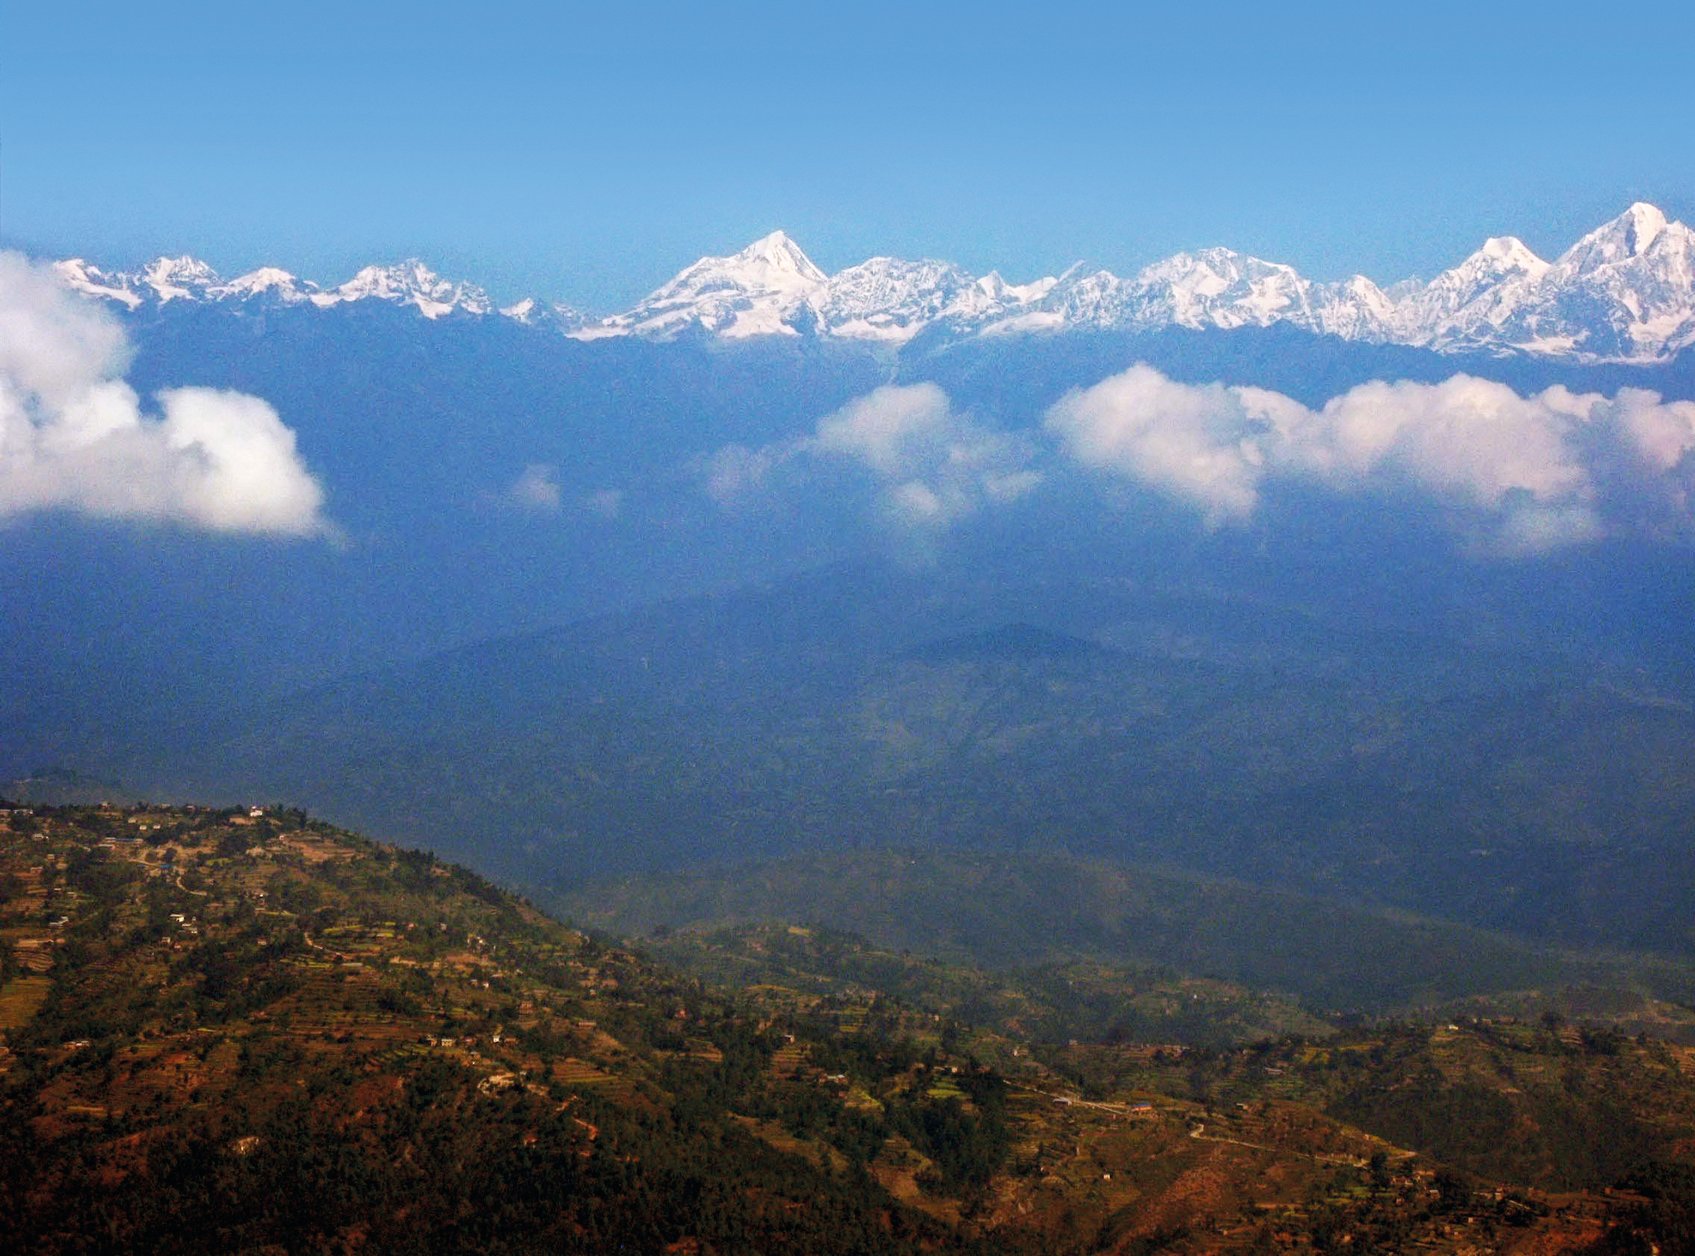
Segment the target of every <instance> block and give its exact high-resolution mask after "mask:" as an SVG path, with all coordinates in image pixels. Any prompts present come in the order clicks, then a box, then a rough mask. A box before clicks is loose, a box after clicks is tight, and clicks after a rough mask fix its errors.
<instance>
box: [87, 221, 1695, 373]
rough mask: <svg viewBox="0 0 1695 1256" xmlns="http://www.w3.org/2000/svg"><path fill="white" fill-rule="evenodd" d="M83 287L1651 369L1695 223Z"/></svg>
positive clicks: (747, 330)
mask: <svg viewBox="0 0 1695 1256" xmlns="http://www.w3.org/2000/svg"><path fill="white" fill-rule="evenodd" d="M56 267H57V270H58V272H59V274H60V275H61V276H62V277H63V279H64V280H65V282H66V283H67V284H69V285H70V286H71V287H73V288H75V289H76V290H78V291H80V292H82V293H85V294H87V295H89V296H91V297H97V298H102V299H105V300H109V301H113V302H116V303H118V304H121V305H123V306H124V307H126V308H127V309H129V310H131V311H138V310H142V309H144V308H149V307H159V306H166V305H170V304H172V303H176V302H184V303H219V304H228V305H231V306H235V307H238V308H247V307H253V306H259V307H269V306H306V307H315V308H323V309H330V308H334V307H338V306H347V305H349V304H352V303H356V302H362V301H372V300H375V301H384V302H388V303H391V304H394V305H399V306H407V307H412V308H415V309H416V310H417V311H418V313H419V314H421V315H423V316H424V317H425V318H430V319H439V318H446V317H461V318H478V319H481V318H504V319H510V320H513V321H515V322H518V323H522V324H525V325H530V326H535V327H538V328H545V329H549V330H552V331H555V332H560V333H563V334H565V335H568V336H571V337H573V338H575V339H579V340H596V339H602V338H606V337H623V336H636V337H642V338H645V339H652V340H671V339H675V338H677V337H679V336H685V335H695V336H700V335H704V336H708V337H718V338H723V339H730V340H735V339H745V338H749V337H759V336H819V337H831V338H837V339H842V340H849V341H861V342H869V343H873V344H884V345H890V346H901V345H905V344H907V343H909V342H911V341H912V340H914V339H915V338H917V337H919V336H920V335H924V334H926V333H928V335H929V336H931V337H938V338H940V339H941V340H942V341H944V342H945V341H949V340H957V339H965V338H973V337H995V336H1009V335H1036V334H1046V335H1052V334H1059V333H1065V332H1070V331H1078V330H1093V331H1153V330H1158V329H1161V328H1166V327H1184V328H1191V329H1200V330H1204V329H1232V328H1239V327H1246V326H1257V327H1269V326H1272V325H1273V324H1281V323H1286V324H1289V325H1291V326H1293V327H1297V328H1300V329H1302V330H1304V331H1308V332H1311V333H1313V334H1315V335H1325V336H1335V337H1339V338H1341V339H1343V340H1349V341H1358V342H1363V343H1367V344H1385V345H1407V346H1415V347H1420V348H1426V349H1432V350H1435V351H1438V352H1443V353H1479V352H1482V353H1496V354H1530V355H1536V356H1542V357H1554V358H1567V359H1574V360H1579V361H1588V362H1656V361H1664V360H1667V359H1670V358H1672V357H1675V356H1676V355H1677V354H1678V353H1680V352H1681V351H1683V350H1684V349H1686V348H1688V347H1689V346H1690V345H1691V344H1695V231H1692V230H1691V229H1690V228H1689V227H1687V226H1685V225H1684V224H1683V223H1681V222H1675V221H1671V220H1668V219H1667V218H1666V216H1665V214H1663V213H1662V212H1661V211H1660V210H1658V209H1656V208H1655V207H1654V206H1652V205H1648V204H1642V203H1638V204H1635V205H1632V206H1631V207H1630V208H1629V209H1627V210H1626V211H1625V212H1624V213H1622V214H1620V215H1619V216H1618V217H1617V218H1615V219H1613V220H1612V221H1610V222H1607V223H1604V224H1602V225H1601V226H1600V227H1597V228H1596V229H1595V230H1594V231H1591V232H1590V233H1589V234H1588V235H1586V236H1584V237H1583V238H1582V239H1581V240H1579V241H1578V242H1577V243H1576V244H1574V245H1572V246H1571V248H1569V249H1567V250H1566V251H1565V252H1564V253H1562V254H1561V255H1560V256H1559V257H1558V258H1557V259H1555V260H1554V261H1552V262H1549V261H1545V260H1544V259H1542V258H1540V257H1538V256H1537V255H1536V254H1535V253H1533V252H1532V251H1531V250H1530V249H1529V248H1528V247H1527V246H1526V245H1525V244H1524V243H1523V241H1521V240H1518V239H1516V238H1514V237H1512V236H1502V237H1496V238H1493V239H1490V240H1487V241H1485V242H1484V244H1483V246H1482V247H1481V248H1479V249H1478V250H1477V251H1476V252H1475V253H1473V254H1472V255H1471V256H1470V257H1468V258H1466V259H1465V260H1464V261H1462V262H1461V263H1460V264H1459V265H1457V266H1455V267H1453V268H1452V269H1450V270H1446V271H1443V272H1442V273H1441V274H1440V275H1437V276H1436V278H1434V279H1432V280H1430V281H1429V282H1428V283H1426V282H1423V281H1420V280H1414V279H1408V280H1403V281H1401V282H1400V283H1396V284H1392V285H1390V286H1389V287H1387V288H1382V287H1379V286H1378V285H1377V284H1375V283H1373V282H1372V281H1371V280H1370V279H1367V278H1366V277H1365V276H1363V275H1355V276H1354V277H1353V278H1351V279H1347V280H1343V281H1341V282H1334V283H1331V282H1318V281H1315V280H1310V279H1307V278H1305V277H1304V276H1302V275H1301V274H1300V273H1299V272H1297V271H1296V270H1294V269H1293V268H1292V267H1290V266H1286V265H1283V264H1281V263H1277V262H1267V261H1262V260H1261V259H1259V258H1256V257H1249V256H1247V255H1246V254H1243V253H1238V252H1235V251H1234V250H1231V249H1227V248H1209V249H1203V250H1201V251H1199V252H1195V253H1178V254H1176V255H1175V256H1173V257H1169V258H1167V259H1165V260H1164V261H1161V262H1156V263H1155V264H1154V265H1152V266H1149V267H1147V268H1145V269H1144V270H1142V271H1141V272H1139V273H1138V274H1136V275H1135V276H1134V277H1131V278H1121V277H1119V276H1117V275H1114V274H1111V273H1110V272H1108V271H1104V270H1097V271H1092V272H1091V271H1088V270H1087V269H1085V268H1084V267H1082V266H1075V267H1073V268H1072V269H1070V270H1068V271H1066V272H1065V274H1063V275H1060V276H1058V277H1053V276H1049V277H1046V278H1043V279H1038V280H1036V281H1035V282H1033V283H1027V284H1010V283H1008V282H1006V281H1005V280H1004V279H1002V278H1001V276H1000V275H999V274H997V273H995V272H992V271H991V272H990V273H989V274H987V275H983V276H980V277H979V276H974V275H972V274H970V273H969V272H967V271H965V270H963V269H962V268H960V267H958V266H956V265H954V264H952V263H950V262H941V261H928V260H926V261H905V260H902V259H899V258H892V257H874V258H871V259H870V260H868V261H864V262H861V263H859V264H858V265H856V266H849V267H847V268H846V269H845V270H841V271H838V272H837V273H836V274H834V275H829V274H826V273H825V272H824V271H822V270H821V269H819V268H818V266H816V265H815V264H814V263H813V262H812V260H811V259H810V258H809V257H807V255H806V254H805V253H804V252H803V251H802V250H801V248H800V246H799V245H797V244H796V243H795V242H794V241H793V240H792V239H790V238H789V237H788V236H787V235H786V234H784V233H783V232H781V231H777V232H773V233H772V234H770V235H768V236H765V237H764V238H763V239H760V240H756V241H755V242H754V243H752V244H750V245H749V246H748V247H747V248H745V249H743V250H742V251H741V252H739V253H736V254H734V255H732V256H729V257H703V258H701V259H700V260H699V261H697V262H695V263H694V264H693V265H692V266H689V267H687V268H686V269H684V270H683V271H681V272H680V273H679V274H678V275H676V276H675V277H674V278H673V279H671V280H670V281H669V282H668V283H666V284H664V285H663V286H662V287H660V288H659V289H657V290H656V291H654V292H653V293H652V294H651V295H650V296H648V297H647V298H646V299H645V300H643V301H641V302H639V303H638V304H637V305H636V306H635V307H634V308H632V309H630V310H627V311H625V312H623V313H620V314H613V315H611V316H609V317H605V318H599V319H596V318H591V317H589V316H588V315H586V314H584V313H583V312H581V311H580V310H578V309H576V308H574V307H572V306H570V305H565V304H561V303H556V302H552V303H550V302H546V301H541V300H537V299H533V298H532V299H526V300H522V301H518V302H516V303H514V304H511V305H507V306H498V305H497V304H496V303H495V302H494V301H493V300H492V299H491V298H490V297H489V295H488V293H487V292H485V291H484V290H483V289H482V288H480V287H478V286H476V285H475V284H471V283H463V282H453V281H450V280H445V279H443V278H442V277H441V276H439V275H437V274H436V273H435V272H434V271H432V270H431V269H430V268H429V267H427V266H426V265H424V264H423V263H422V262H420V261H416V260H411V261H406V262H401V263H399V264H398V265H394V266H367V267H365V268H364V269H362V270H360V271H359V272H358V273H357V274H356V275H354V276H353V277H352V278H351V279H349V280H347V281H346V282H345V283H342V284H340V285H338V286H335V287H323V286H320V285H319V284H317V283H314V282H311V281H310V280H303V279H300V278H298V277H297V276H295V275H292V274H290V273H289V272H287V271H284V270H279V269H277V268H275V267H269V266H267V267H262V268H260V269H258V270H255V271H251V272H249V273H247V274H245V275H241V276H238V277H236V278H234V279H228V280H226V279H223V278H222V277H220V276H219V275H218V274H217V272H215V271H214V270H213V269H212V268H211V267H210V266H208V265H206V263H204V262H201V261H198V260H196V259H195V258H192V257H177V258H169V257H161V258H158V259H157V260H155V261H153V262H151V263H149V264H148V265H146V266H144V267H142V268H140V269H137V270H130V271H105V270H102V269H100V268H99V267H97V266H94V265H91V264H90V263H88V262H86V261H84V260H82V259H81V258H71V259H68V260H65V261H61V262H58V263H56Z"/></svg>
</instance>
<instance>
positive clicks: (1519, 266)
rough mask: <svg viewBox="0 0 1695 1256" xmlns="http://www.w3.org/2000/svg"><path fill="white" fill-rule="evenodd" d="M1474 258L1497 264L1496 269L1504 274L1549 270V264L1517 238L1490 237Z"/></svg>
mask: <svg viewBox="0 0 1695 1256" xmlns="http://www.w3.org/2000/svg"><path fill="white" fill-rule="evenodd" d="M1472 256H1473V257H1475V258H1483V259H1487V260H1488V261H1490V262H1492V263H1495V266H1496V269H1498V270H1500V271H1502V272H1506V271H1509V270H1521V271H1525V272H1526V273H1528V272H1531V271H1536V272H1541V271H1544V270H1547V269H1548V263H1547V262H1545V261H1543V260H1542V259H1541V258H1540V257H1538V256H1536V254H1535V253H1534V252H1533V251H1532V250H1531V248H1530V246H1529V245H1527V244H1526V243H1525V242H1524V241H1523V240H1521V239H1519V238H1518V237H1517V236H1490V237H1489V238H1488V239H1487V240H1485V241H1484V242H1483V247H1482V248H1480V249H1478V250H1477V252H1475V253H1473V254H1472Z"/></svg>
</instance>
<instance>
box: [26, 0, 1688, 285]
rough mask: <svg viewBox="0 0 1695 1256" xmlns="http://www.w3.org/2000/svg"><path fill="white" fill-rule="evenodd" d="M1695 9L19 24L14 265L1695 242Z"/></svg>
mask: <svg viewBox="0 0 1695 1256" xmlns="http://www.w3.org/2000/svg"><path fill="white" fill-rule="evenodd" d="M1691 47H1695V6H1689V5H1687V4H1685V5H1682V6H1671V5H1652V4H1638V5H1635V6H1632V7H1630V8H1628V9H1617V10H1614V9H1604V8H1603V7H1602V6H1599V5H1593V4H1591V5H1581V6H1580V5H1560V4H1548V3H1543V4H1537V5H1521V4H1486V3H1477V2H1476V0H1474V2H1473V3H1469V4H1443V3H1422V4H1417V5H1375V4H1357V3H1350V4H1304V5H1303V4H1278V5H1273V4H1255V5H1238V4H1216V3H1204V2H1201V3H1185V4H1180V5H1172V6H1158V7H1138V6H1131V5H1105V4H1102V5H1092V4H1091V5H1084V4H1071V3H1063V2H1052V0H1050V2H1047V3H1040V4H1016V5H1015V4H996V3H985V2H983V0H979V2H978V3H973V4H939V3H938V4H913V3H907V4H881V3H861V4H853V5H835V6H826V5H803V4H793V5H771V4H737V3H724V4H675V5H672V4H640V3H628V4H623V5H619V6H611V5H604V4H598V5H576V4H569V3H551V4H528V3H500V2H499V0H495V2H492V3H485V4H481V5H476V6H473V5H469V4H465V3H462V2H460V3H452V4H435V3H430V2H429V0H415V2H414V3H411V4H407V5H404V6H390V5H379V4H360V3H357V2H348V0H343V2H342V3H336V4H322V3H298V4H286V5H285V4H266V5H238V4H230V3H228V0H223V2H221V3H217V4H202V3H182V2H179V0H154V3H150V4H146V5H138V4H134V3H133V0H132V2H130V3H125V4H109V3H103V2H102V3H68V2H67V0H57V2H56V3H40V2H38V0H7V3H6V4H5V5H4V6H0V163H3V168H0V240H3V241H4V242H5V243H7V244H9V245H12V246H16V247H22V248H24V249H26V250H28V251H31V252H36V253H42V254H52V255H65V254H70V253H78V254H83V255H86V256H89V257H91V258H94V259H96V260H101V261H106V262H112V263H128V262H131V261H134V260H139V259H140V258H142V257H145V256H149V255H152V254H154V253H158V252H161V251H169V252H179V251H187V252H194V253H197V254H199V255H200V256H203V257H205V258H206V259H207V260H209V261H211V262H212V263H213V264H214V265H216V266H217V267H218V268H219V269H220V270H223V271H225V272H226V273H235V272H238V271H240V270H242V269H246V268H249V267H251V266H254V265H258V264H261V263H268V262H269V263H276V264H279V265H283V266H286V267H288V268H289V269H292V270H295V271H297V272H299V273H302V274H304V275H306V276H308V277H311V278H316V279H320V280H326V281H337V280H339V279H341V278H344V277H345V276H346V274H347V273H349V272H350V271H351V270H352V269H353V267H355V266H356V265H358V264H362V263H364V262H367V261H372V260H390V259H394V258H398V257H401V256H406V255H411V254H417V255H420V256H423V257H425V258H426V259H427V260H430V261H431V262H433V263H434V264H435V265H436V266H437V267H438V269H441V270H442V271H443V272H444V273H448V274H451V275H454V276H455V277H466V278H471V279H475V280H478V281H480V282H482V283H484V284H485V285H487V286H489V287H490V288H491V289H493V290H494V292H495V294H496V295H497V296H500V297H515V296H518V295H521V294H525V293H532V292H533V293H536V294H539V295H543V296H548V297H552V298H560V299H566V300H571V301H574V302H576V303H579V304H582V305H585V306H587V307H589V308H591V309H596V310H607V309H612V308H618V307H621V306H624V305H627V304H629V303H630V302H631V301H633V300H634V299H636V298H637V297H639V296H641V295H642V294H643V293H645V292H646V291H647V290H649V289H650V288H652V287H654V286H656V285H657V284H658V283H659V282H660V281H662V280H663V279H664V278H666V277H668V276H669V275H670V274H671V273H672V272H673V271H675V270H676V269H677V268H678V267H680V266H682V265H684V264H686V263H687V262H689V261H691V260H692V259H693V258H694V257H696V256H698V255H699V254H701V253H704V252H726V251H732V250H734V249H735V248H738V247H740V246H741V245H742V244H744V243H746V242H747V241H748V240H751V239H753V238H754V237H756V236H759V235H762V234H764V233H765V232H767V231H769V230H771V229H773V228H775V227H783V228H785V229H787V230H788V231H789V232H790V233H791V234H792V235H794V236H795V237H796V238H797V239H798V240H799V241H800V242H801V243H802V245H803V246H805V247H806V248H807V250H808V251H809V252H810V253H812V255H813V256H814V258H815V259H816V260H817V261H818V262H819V263H820V264H821V265H823V266H824V267H825V268H826V269H834V268H836V267H839V266H842V265H846V264H849V263H852V262H856V261H859V260H862V259H863V258H864V257H866V256H869V255H871V254H874V253H892V254H897V255H903V256H932V257H945V258H948V259H951V260H954V261H957V262H960V263H961V264H963V265H965V266H967V267H969V268H971V269H974V270H979V271H981V270H987V269H989V268H991V267H999V268H1000V269H1001V270H1002V271H1003V273H1005V274H1006V275H1007V277H1008V278H1010V279H1014V280H1022V279H1027V278H1031V277H1034V276H1035V275H1037V274H1040V273H1044V272H1052V271H1056V270H1058V269H1060V268H1063V267H1064V266H1065V265H1067V264H1069V263H1070V262H1072V261H1074V260H1078V259H1085V260H1087V261H1089V262H1091V263H1094V264H1098V265H1103V266H1107V267H1109V268H1111V269H1113V270H1117V271H1120V272H1126V271H1133V270H1134V269H1135V268H1136V267H1138V266H1140V265H1142V264H1145V263H1147V262H1149V261H1152V260H1155V259H1156V258H1159V257H1162V256H1165V255H1167V254H1169V253H1171V252H1173V251H1175V250H1177V249H1181V248H1194V247H1202V246H1206V245H1209V244H1229V245H1232V246H1233V247H1236V248H1240V249H1244V250H1246V251H1249V252H1252V253H1256V254H1258V255H1260V256H1263V257H1268V258H1272V259H1275V260H1279V261H1287V262H1290V263H1293V264H1294V265H1296V266H1297V267H1299V268H1300V269H1301V270H1303V271H1304V272H1306V273H1308V274H1311V275H1313V276H1315V277H1318V278H1335V277H1340V276H1342V275H1345V274H1348V273H1351V272H1353V271H1355V270H1359V271H1363V272H1364V273H1366V274H1368V275H1370V276H1371V277H1372V278H1374V279H1378V280H1380V281H1389V280H1393V279H1398V278H1401V277H1404V276H1405V275H1407V274H1410V273H1419V274H1425V275H1428V274H1430V273H1433V272H1434V271H1436V270H1438V269H1440V268H1442V267H1443V266H1445V265H1448V264H1451V263H1452V262H1454V261H1456V260H1458V258H1459V257H1461V256H1463V255H1464V254H1465V253H1466V252H1468V251H1469V250H1470V249H1471V248H1473V247H1475V245H1476V244H1478V243H1479V242H1481V240H1482V239H1483V237H1485V236H1487V235H1490V234H1498V233H1504V232H1512V233H1515V234H1519V235H1522V236H1523V237H1524V238H1525V239H1526V240H1527V241H1528V242H1529V243H1530V245H1531V246H1532V247H1533V248H1535V249H1537V251H1539V252H1542V253H1543V254H1544V255H1548V254H1552V253H1556V252H1558V251H1559V250H1560V249H1561V248H1563V247H1564V246H1565V245H1567V244H1568V243H1570V241H1571V240H1572V239H1574V238H1575V237H1576V236H1577V235H1578V234H1580V233H1581V232H1583V231H1584V230H1587V229H1588V228H1590V227H1592V226H1594V225H1595V224H1596V223H1598V222H1600V221H1601V220H1603V219H1605V218H1608V217H1611V216H1612V215H1613V214H1615V213H1617V212H1619V211H1620V210H1622V209H1623V208H1624V207H1625V205H1627V204H1628V203H1629V202H1631V201H1632V200H1637V199H1642V200H1650V201H1653V202H1655V203H1656V204H1658V205H1660V206H1661V207H1662V208H1663V209H1665V210H1666V211H1667V212H1668V213H1670V214H1672V215H1673V216H1674V217H1680V218H1684V219H1685V220H1688V219H1690V218H1691V217H1695V87H1692V85H1691V79H1690V76H1689V70H1688V50H1689V49H1690V48H1691Z"/></svg>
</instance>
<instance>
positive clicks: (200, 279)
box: [125, 254, 218, 304]
mask: <svg viewBox="0 0 1695 1256" xmlns="http://www.w3.org/2000/svg"><path fill="white" fill-rule="evenodd" d="M125 278H130V276H125ZM133 278H134V279H135V280H136V281H137V282H138V283H139V284H140V285H142V286H144V287H148V288H151V289H152V290H153V292H154V294H155V295H156V296H157V297H158V300H159V301H160V303H161V304H163V303H164V302H166V301H176V300H181V299H183V298H192V297H193V296H194V295H195V294H196V293H197V292H204V291H205V290H206V289H208V288H211V287H213V286H215V285H216V284H217V282H218V272H217V271H215V270H213V269H212V268H211V267H210V266H208V265H207V264H206V263H205V262H203V261H201V260H200V259H199V258H197V257H189V256H188V255H187V254H184V255H183V256H181V257H157V258H154V259H153V261H151V262H149V263H148V264H147V266H146V267H145V268H143V270H142V271H141V273H140V274H139V275H137V276H134V277H133Z"/></svg>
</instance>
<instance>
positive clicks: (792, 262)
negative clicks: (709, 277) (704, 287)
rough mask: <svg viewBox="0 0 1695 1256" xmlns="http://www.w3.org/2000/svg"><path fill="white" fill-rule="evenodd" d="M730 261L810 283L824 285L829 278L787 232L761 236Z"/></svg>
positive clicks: (774, 232) (775, 232)
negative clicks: (759, 267) (794, 276)
mask: <svg viewBox="0 0 1695 1256" xmlns="http://www.w3.org/2000/svg"><path fill="white" fill-rule="evenodd" d="M730 260H731V261H734V262H741V263H745V264H751V265H756V266H761V267H769V268H770V269H771V270H773V271H777V272H780V273H788V274H792V275H796V276H798V277H799V278H801V279H804V280H806V281H807V282H809V283H823V282H824V281H825V280H826V279H828V278H829V276H827V275H826V274H825V273H824V272H823V271H821V270H819V269H818V267H817V266H815V265H814V264H813V261H812V259H811V258H810V257H808V256H807V255H806V253H805V252H804V251H803V250H802V249H801V247H800V245H798V244H796V243H795V242H794V241H793V240H792V239H790V238H789V234H788V233H787V232H786V231H773V232H772V233H771V234H770V235H768V236H761V237H760V238H759V239H757V240H755V241H754V242H753V243H752V244H750V245H748V246H747V247H746V248H745V249H743V250H742V251H741V252H740V253H737V254H736V255H735V256H734V257H733V258H731V259H730Z"/></svg>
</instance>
